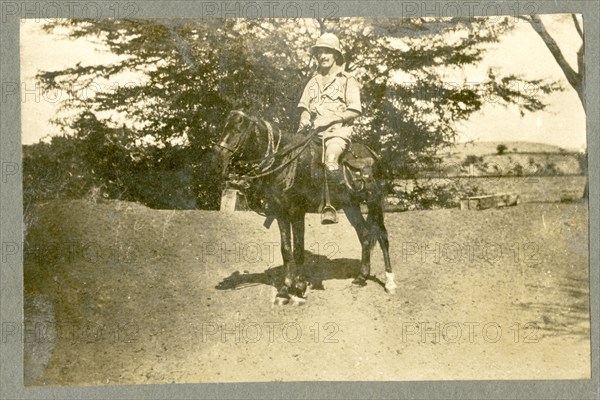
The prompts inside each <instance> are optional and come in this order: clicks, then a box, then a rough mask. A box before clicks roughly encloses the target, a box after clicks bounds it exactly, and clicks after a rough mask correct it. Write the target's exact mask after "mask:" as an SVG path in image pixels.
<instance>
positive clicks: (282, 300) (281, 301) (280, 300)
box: [273, 296, 290, 306]
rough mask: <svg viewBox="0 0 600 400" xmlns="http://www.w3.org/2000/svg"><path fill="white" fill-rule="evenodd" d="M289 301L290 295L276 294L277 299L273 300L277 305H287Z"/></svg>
mask: <svg viewBox="0 0 600 400" xmlns="http://www.w3.org/2000/svg"><path fill="white" fill-rule="evenodd" d="M289 302H290V299H289V298H288V297H279V296H276V297H275V301H273V304H275V305H276V306H285V305H286V304H288V303H289Z"/></svg>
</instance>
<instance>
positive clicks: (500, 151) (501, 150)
mask: <svg viewBox="0 0 600 400" xmlns="http://www.w3.org/2000/svg"><path fill="white" fill-rule="evenodd" d="M506 150H508V147H506V145H505V144H499V145H498V146H496V152H497V153H498V155H499V156H501V155H502V154H504V152H505V151H506Z"/></svg>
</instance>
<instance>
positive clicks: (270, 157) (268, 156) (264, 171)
mask: <svg viewBox="0 0 600 400" xmlns="http://www.w3.org/2000/svg"><path fill="white" fill-rule="evenodd" d="M232 112H234V113H237V114H239V115H241V116H243V117H245V118H248V119H249V120H250V121H251V122H253V123H254V124H258V122H259V121H260V122H262V123H263V124H264V125H265V126H266V128H267V141H268V142H267V149H266V151H265V155H264V156H263V157H262V158H261V159H259V160H256V161H260V162H259V163H258V164H257V165H256V166H254V167H253V168H252V169H251V170H250V172H252V171H253V170H260V171H261V172H259V173H255V174H253V175H243V178H244V179H248V180H253V179H258V178H263V177H265V176H268V175H271V174H273V173H275V172H277V171H279V170H281V169H283V168H285V167H286V166H288V165H289V164H291V163H292V162H294V161H295V160H296V159H297V158H298V157H299V156H300V155H301V154H302V153H303V152H304V149H306V147H308V145H309V144H310V141H311V139H312V138H313V137H314V136H316V134H317V133H318V132H317V131H315V132H311V133H310V134H309V135H307V136H306V139H305V140H304V141H301V142H300V143H296V144H294V145H292V146H289V147H285V148H284V149H281V151H279V145H280V144H281V139H282V136H283V134H282V133H281V131H279V133H278V135H277V140H275V135H274V132H273V127H272V126H271V124H270V123H269V122H268V121H265V120H264V119H262V118H261V119H260V120H258V119H256V118H254V117H251V116H249V115H247V114H246V113H244V112H243V111H241V110H234V111H232ZM249 132H250V129H247V130H246V132H245V134H244V138H243V139H242V140H240V141H239V146H236V148H234V149H232V148H230V147H229V146H227V144H226V143H225V142H224V141H222V142H221V143H219V144H218V146H219V147H221V148H223V149H225V150H228V151H230V152H231V153H232V154H233V153H235V152H237V151H238V150H239V148H240V147H241V146H242V143H244V142H245V141H246V140H247V136H248V133H249ZM299 148H302V149H301V151H299V152H298V154H296V155H294V156H293V157H291V158H290V159H289V160H286V162H284V163H282V164H280V165H278V166H277V167H275V168H273V169H270V168H271V167H272V166H273V163H274V162H275V156H276V155H277V156H285V155H287V154H289V153H291V152H292V151H294V150H296V149H299ZM250 162H252V161H250Z"/></svg>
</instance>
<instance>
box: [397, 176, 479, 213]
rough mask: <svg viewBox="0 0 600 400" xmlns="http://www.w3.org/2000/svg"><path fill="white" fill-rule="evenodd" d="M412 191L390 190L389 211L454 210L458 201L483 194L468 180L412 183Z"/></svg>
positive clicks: (416, 181)
mask: <svg viewBox="0 0 600 400" xmlns="http://www.w3.org/2000/svg"><path fill="white" fill-rule="evenodd" d="M413 185H414V186H413V189H412V190H411V191H404V190H402V189H401V188H400V187H399V186H394V188H393V189H392V193H391V195H392V197H391V198H388V203H389V204H393V207H390V208H391V209H390V211H413V210H436V209H440V208H456V207H458V206H459V205H460V199H462V198H465V197H470V196H479V195H482V194H485V193H484V192H483V190H481V188H480V187H479V186H478V185H476V184H475V183H472V182H469V181H468V180H464V179H463V180H461V179H456V180H451V181H450V182H448V181H444V182H441V181H436V180H425V181H421V182H419V181H418V180H414V181H413Z"/></svg>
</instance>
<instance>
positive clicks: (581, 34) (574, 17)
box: [571, 14, 583, 39]
mask: <svg viewBox="0 0 600 400" xmlns="http://www.w3.org/2000/svg"><path fill="white" fill-rule="evenodd" d="M571 17H573V23H574V24H575V29H577V33H578V34H579V37H580V38H581V39H583V30H582V29H581V25H579V21H577V16H576V15H575V14H571Z"/></svg>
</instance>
